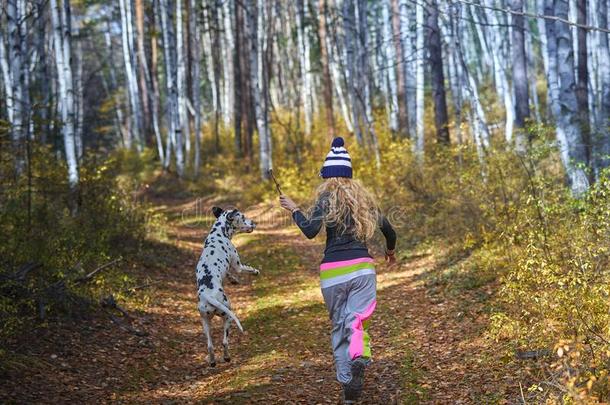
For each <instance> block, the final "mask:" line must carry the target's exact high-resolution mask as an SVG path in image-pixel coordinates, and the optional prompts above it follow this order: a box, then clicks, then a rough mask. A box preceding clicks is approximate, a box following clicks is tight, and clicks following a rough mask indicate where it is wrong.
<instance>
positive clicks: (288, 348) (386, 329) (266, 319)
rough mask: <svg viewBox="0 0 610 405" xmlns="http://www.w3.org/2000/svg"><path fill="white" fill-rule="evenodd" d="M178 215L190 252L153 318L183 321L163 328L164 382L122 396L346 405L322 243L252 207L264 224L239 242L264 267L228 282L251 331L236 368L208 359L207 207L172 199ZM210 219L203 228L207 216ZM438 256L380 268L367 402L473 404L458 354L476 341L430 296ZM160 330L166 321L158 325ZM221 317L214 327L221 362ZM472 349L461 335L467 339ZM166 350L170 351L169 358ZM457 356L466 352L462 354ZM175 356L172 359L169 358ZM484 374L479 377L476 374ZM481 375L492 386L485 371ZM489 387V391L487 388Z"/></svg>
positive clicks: (177, 234)
mask: <svg viewBox="0 0 610 405" xmlns="http://www.w3.org/2000/svg"><path fill="white" fill-rule="evenodd" d="M164 203H165V206H166V207H167V208H166V209H165V210H166V214H168V216H169V218H170V219H171V225H172V228H171V230H170V238H175V240H176V243H177V244H178V246H179V248H180V249H181V250H185V251H188V252H189V259H188V261H187V262H186V263H183V265H181V266H179V267H178V268H175V269H173V270H172V273H173V274H174V276H173V281H172V283H171V284H169V285H167V286H166V288H164V289H161V290H160V295H159V297H158V298H157V299H156V300H155V301H156V302H157V303H158V304H157V305H159V307H158V308H155V307H153V308H151V312H153V313H170V314H175V317H173V320H172V321H171V324H169V325H168V324H167V319H166V321H165V322H160V323H159V324H160V325H165V327H164V328H161V329H157V332H156V333H159V336H153V339H156V340H158V341H161V342H166V343H169V346H170V347H171V348H172V350H171V351H162V352H161V353H164V354H165V356H162V357H161V358H159V357H157V358H156V359H153V360H152V361H155V362H157V364H158V365H159V367H158V368H157V369H159V370H160V372H161V375H160V376H159V377H158V378H155V379H154V381H153V382H151V381H149V382H147V383H146V384H145V385H144V387H142V388H145V390H144V391H143V390H141V389H136V390H126V391H124V392H122V393H121V394H119V395H118V396H117V397H116V399H119V400H126V401H143V402H148V401H152V402H163V401H170V402H171V401H177V402H183V401H184V402H191V401H196V402H202V403H227V404H229V403H230V404H235V403H268V404H269V403H291V402H292V403H311V404H317V403H337V402H338V398H339V393H340V386H339V384H338V383H337V382H336V381H335V374H334V368H333V361H332V353H331V350H330V344H329V331H330V325H329V320H328V315H327V311H326V308H325V306H324V304H323V300H322V296H321V293H320V289H319V281H318V275H317V270H318V263H319V261H320V258H321V252H322V250H323V244H322V239H323V238H318V239H316V241H315V242H311V241H308V240H306V239H305V238H304V237H303V236H302V235H301V234H300V232H299V231H298V230H297V229H296V227H295V226H293V225H292V222H291V219H290V218H289V217H288V216H287V215H286V214H285V213H284V212H283V211H281V210H280V209H279V208H277V206H275V205H269V204H261V205H259V206H256V207H254V208H250V209H247V210H245V213H246V215H247V216H248V217H249V218H252V219H253V220H255V221H256V222H257V223H258V227H257V229H256V231H255V232H254V233H252V234H247V235H243V234H242V235H237V236H236V237H235V238H234V243H235V245H236V246H237V248H238V251H239V252H240V256H241V258H242V261H243V262H244V263H247V264H249V265H252V266H254V267H256V268H258V269H260V270H261V275H260V276H259V277H252V276H248V275H242V276H241V280H242V284H241V285H237V286H235V285H227V286H226V290H227V291H228V296H229V298H230V299H231V301H232V306H233V310H234V312H235V313H236V314H237V315H238V317H239V318H240V320H241V322H242V324H243V325H244V328H245V330H246V333H245V334H241V333H239V332H238V331H237V330H236V329H235V328H233V330H232V334H231V343H230V348H231V355H232V361H231V363H228V364H227V363H223V362H222V361H219V363H218V365H217V367H216V368H209V367H208V366H207V362H206V353H207V351H206V346H205V339H204V336H203V333H202V330H201V323H200V320H199V315H198V312H197V310H196V298H195V288H194V268H195V265H196V263H197V260H198V257H199V254H200V253H201V245H202V241H203V238H204V236H205V234H207V231H208V228H209V225H210V224H211V222H212V219H211V218H209V217H208V218H202V217H201V212H208V213H209V212H210V211H209V208H210V207H209V204H207V202H206V201H201V200H197V201H186V202H185V201H164ZM202 219H203V221H202ZM434 265H435V264H434V258H433V257H432V255H420V256H414V257H411V258H408V259H407V260H406V261H405V262H404V263H402V264H400V265H398V266H393V267H388V266H386V265H385V264H380V263H379V264H378V303H379V305H378V309H377V311H376V313H375V314H374V316H373V321H372V324H371V340H372V346H373V356H374V362H373V364H372V366H371V367H370V368H369V369H368V371H367V381H366V387H365V396H364V400H363V403H367V404H392V403H474V401H476V400H478V399H480V397H476V396H473V394H472V392H473V391H476V389H475V390H473V389H472V388H471V387H472V384H473V382H471V381H469V380H470V378H467V377H466V375H467V374H468V373H469V371H468V370H467V367H468V362H466V361H464V359H463V358H461V356H460V355H459V353H460V347H459V346H460V344H462V343H463V344H464V347H462V349H464V350H465V352H466V353H467V352H468V351H469V350H470V349H471V348H469V347H467V346H468V345H469V344H472V343H473V342H472V341H469V340H468V338H469V336H468V334H467V333H465V328H466V329H468V328H470V326H469V325H471V322H466V323H467V324H468V325H462V326H464V327H460V325H458V321H457V320H456V319H455V318H454V317H453V314H454V313H455V312H454V311H453V310H450V308H449V307H450V306H451V305H448V304H447V303H446V302H444V301H443V300H442V299H438V297H436V299H435V298H434V297H430V296H429V291H428V289H427V288H426V286H425V285H424V283H423V281H422V274H424V273H425V272H426V271H430V270H431V269H432V268H433V267H434ZM153 323H154V324H157V322H153ZM221 330H222V326H221V322H220V320H219V319H215V321H214V327H213V332H214V342H215V345H216V354H217V359H220V358H221V356H220V353H221V347H222V346H221V345H220V342H221ZM465 339H466V342H463V341H462V340H465ZM161 353H159V354H161ZM456 354H458V355H456ZM163 357H164V358H163ZM472 371H474V370H470V372H472ZM473 380H474V381H477V383H478V384H480V383H481V380H480V379H479V376H477V375H474V376H473ZM479 387H480V386H479Z"/></svg>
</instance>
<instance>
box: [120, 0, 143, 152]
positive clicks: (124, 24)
mask: <svg viewBox="0 0 610 405" xmlns="http://www.w3.org/2000/svg"><path fill="white" fill-rule="evenodd" d="M119 8H120V12H121V43H122V45H123V63H124V66H125V79H126V82H127V90H128V94H129V105H130V108H131V125H130V131H131V134H132V136H131V138H132V139H133V140H134V141H135V143H136V148H137V150H138V151H141V150H142V146H143V145H142V132H141V131H142V111H141V107H140V91H139V88H138V82H137V74H136V66H135V63H134V62H135V61H134V56H135V54H136V53H135V49H134V46H133V45H134V43H133V27H132V8H131V0H119Z"/></svg>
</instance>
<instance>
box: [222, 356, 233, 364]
mask: <svg viewBox="0 0 610 405" xmlns="http://www.w3.org/2000/svg"><path fill="white" fill-rule="evenodd" d="M223 360H224V361H225V362H226V363H230V362H231V357H230V356H225V357H223Z"/></svg>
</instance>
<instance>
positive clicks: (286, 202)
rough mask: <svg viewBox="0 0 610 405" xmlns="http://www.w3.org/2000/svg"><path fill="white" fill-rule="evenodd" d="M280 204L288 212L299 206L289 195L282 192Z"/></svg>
mask: <svg viewBox="0 0 610 405" xmlns="http://www.w3.org/2000/svg"><path fill="white" fill-rule="evenodd" d="M280 206H281V207H282V208H284V209H285V210H288V211H290V212H294V211H296V210H297V209H298V208H299V207H298V206H297V205H296V203H295V202H294V201H292V199H291V198H290V197H288V196H287V195H284V194H282V195H280Z"/></svg>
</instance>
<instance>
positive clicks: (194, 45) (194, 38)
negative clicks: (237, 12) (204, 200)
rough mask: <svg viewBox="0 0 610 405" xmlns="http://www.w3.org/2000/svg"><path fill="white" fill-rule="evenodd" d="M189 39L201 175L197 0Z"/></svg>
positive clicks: (196, 169) (193, 4)
mask: <svg viewBox="0 0 610 405" xmlns="http://www.w3.org/2000/svg"><path fill="white" fill-rule="evenodd" d="M189 5H190V7H189V9H190V14H189V32H190V35H189V40H190V49H191V52H192V53H193V55H192V59H193V64H192V78H191V79H192V80H191V93H192V95H193V109H194V110H195V111H194V112H193V114H194V125H195V128H194V129H195V156H194V158H193V159H194V162H193V166H194V167H193V173H194V175H195V177H197V176H198V175H199V167H200V166H201V68H200V66H201V46H200V45H199V38H201V31H200V28H199V24H197V14H198V13H197V4H196V1H195V0H189Z"/></svg>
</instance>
